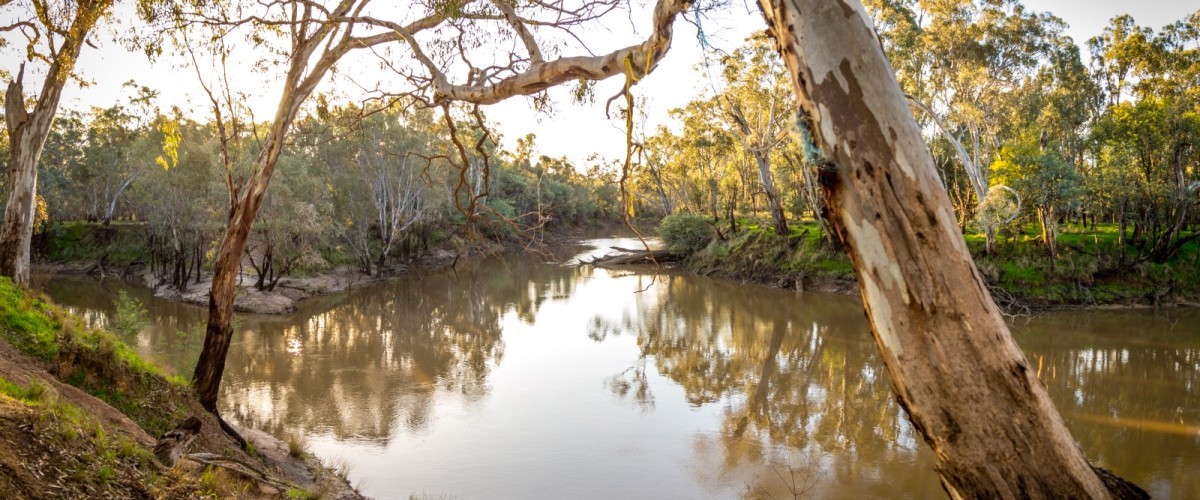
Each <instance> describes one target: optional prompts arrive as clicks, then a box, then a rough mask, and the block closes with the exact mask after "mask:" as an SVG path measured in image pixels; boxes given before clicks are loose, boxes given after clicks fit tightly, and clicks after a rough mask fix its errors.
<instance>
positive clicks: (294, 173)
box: [35, 86, 618, 290]
mask: <svg viewBox="0 0 1200 500" xmlns="http://www.w3.org/2000/svg"><path fill="white" fill-rule="evenodd" d="M131 88H132V86H131ZM135 90H136V93H135V95H134V97H133V98H131V99H130V101H129V103H128V104H123V105H116V106H113V107H110V108H95V109H92V110H90V111H87V112H78V111H66V112H63V113H61V114H60V116H59V118H58V120H57V121H56V123H55V126H54V129H53V130H52V132H51V134H50V136H49V138H48V139H47V144H46V149H45V153H44V154H43V157H42V160H41V162H40V165H39V176H40V181H41V184H40V186H41V190H40V192H41V195H40V197H41V199H40V200H39V204H38V207H39V208H38V210H39V212H38V219H39V231H40V232H41V235H42V236H41V239H42V241H45V240H46V239H48V238H49V239H53V237H54V236H55V235H56V232H64V231H69V230H70V229H71V228H72V227H74V223H75V222H77V221H88V222H92V223H95V224H96V225H97V226H103V227H105V228H110V227H115V228H121V229H122V230H124V229H125V228H126V227H129V228H132V229H129V231H134V232H135V234H136V236H137V237H136V238H135V240H136V244H135V246H136V247H137V248H135V249H133V251H130V250H129V249H126V250H125V255H122V256H121V260H123V261H124V262H123V264H125V265H128V264H131V263H141V264H144V265H146V266H147V267H148V268H149V271H150V272H151V273H153V275H154V277H155V279H156V280H157V282H158V283H159V284H160V285H169V286H172V287H175V288H177V289H180V290H182V289H184V288H186V287H187V286H188V284H189V282H195V281H198V280H199V279H200V275H201V272H202V270H203V269H204V268H205V267H206V266H208V265H210V260H211V257H212V253H213V252H214V250H215V249H216V247H217V245H219V243H220V238H221V236H222V233H223V231H224V228H225V222H226V219H227V217H228V211H229V206H230V197H231V193H233V192H236V190H237V188H238V186H239V183H242V182H244V179H245V177H246V176H247V175H248V171H249V170H248V169H249V168H250V165H251V164H252V162H253V160H254V157H255V156H256V155H257V154H259V151H258V145H257V142H256V140H257V138H258V137H261V136H262V135H263V134H265V128H266V127H267V126H268V125H269V124H257V123H256V124H245V125H241V130H237V131H231V130H229V128H230V127H231V126H230V125H229V124H228V122H227V121H226V122H221V121H218V120H210V121H196V120H194V119H192V118H189V117H187V116H184V115H183V114H182V113H181V112H180V111H179V110H177V109H173V110H170V111H167V112H163V111H162V110H160V109H159V108H158V107H157V106H156V104H155V94H154V92H153V91H151V90H149V89H146V88H137V89H135ZM406 104H411V103H403V102H397V103H394V104H392V105H390V106H384V107H382V108H363V107H360V106H356V105H331V104H328V103H327V102H326V101H324V100H321V101H320V102H319V103H318V104H317V105H316V106H315V107H314V109H313V110H311V112H310V113H308V114H307V115H306V116H304V117H302V118H301V119H299V120H297V123H296V127H295V133H294V134H293V135H292V137H291V139H290V143H289V144H288V147H286V148H284V149H283V152H282V154H281V157H280V159H279V161H278V163H277V165H276V167H275V168H276V171H277V173H278V174H279V175H277V176H276V178H275V180H274V182H273V183H272V186H271V189H270V190H269V192H268V193H267V194H266V198H265V201H264V204H263V207H262V210H261V213H260V214H259V216H258V219H257V221H256V223H255V225H254V229H253V232H252V234H251V237H250V241H249V244H248V245H247V248H246V251H245V258H244V262H245V263H246V265H247V266H248V269H249V268H252V270H253V273H252V276H255V277H256V283H255V285H256V286H257V287H258V288H260V289H271V288H274V286H275V285H276V284H277V283H278V281H279V280H280V278H282V277H283V276H285V275H287V274H289V273H292V272H294V271H296V270H297V269H307V270H320V269H324V268H328V267H330V266H335V265H339V264H353V265H355V266H357V267H358V268H359V269H361V270H362V271H363V272H366V273H369V274H371V275H378V274H380V273H385V272H387V271H388V270H389V269H390V268H391V267H394V266H395V265H397V264H402V263H404V262H407V261H409V260H410V259H413V258H415V257H417V256H419V255H421V254H422V253H424V252H425V251H427V250H429V248H430V246H431V245H436V244H438V243H440V242H444V241H445V240H447V239H448V238H450V237H451V236H452V235H455V234H457V235H458V236H460V237H466V238H467V239H470V238H485V239H490V240H495V241H505V240H511V239H515V238H532V237H536V236H537V235H539V234H540V233H541V232H542V231H546V230H553V229H562V228H566V227H572V226H577V225H582V224H588V223H594V222H595V221H602V220H606V219H612V218H615V217H616V216H617V214H618V206H617V205H618V204H617V197H618V193H617V188H616V184H615V173H614V172H613V171H611V170H607V169H606V168H605V166H604V165H602V164H596V165H593V166H591V168H589V169H588V170H587V171H586V172H585V171H581V169H578V168H577V167H576V166H575V165H573V164H572V163H571V162H570V161H568V160H567V159H565V158H548V157H545V156H538V157H535V155H534V149H535V147H536V145H535V137H534V136H533V135H532V134H530V135H528V136H526V137H524V138H522V139H520V141H519V144H520V145H519V147H518V148H517V151H515V152H510V151H504V150H501V149H500V148H499V147H498V145H497V138H496V136H495V133H494V132H488V133H486V134H485V132H486V131H485V130H483V129H482V128H480V127H479V124H478V123H475V122H473V121H462V122H460V123H457V124H456V128H457V130H458V135H459V137H460V138H461V140H460V142H462V141H466V140H467V139H469V142H470V144H467V145H466V147H465V148H464V149H463V151H459V150H458V149H457V147H456V146H455V145H454V144H453V143H452V141H451V139H450V135H449V131H448V127H447V126H446V125H445V121H444V120H443V119H442V117H441V116H435V115H434V114H433V113H432V112H431V111H430V110H429V109H421V108H418V107H415V106H411V105H406ZM218 124H222V126H224V127H225V130H219V129H218ZM234 126H238V125H237V124H234ZM222 138H224V140H222ZM463 154H465V155H466V156H465V157H466V158H467V160H468V161H467V163H468V164H466V165H463V163H464V162H463V161H462V160H461V158H463V157H464V156H463ZM114 224H115V225H114ZM113 232H116V229H111V230H108V231H101V234H108V235H109V236H105V237H111V233H113ZM60 236H61V235H60ZM59 239H60V240H61V238H59ZM35 240H38V238H36V237H35ZM99 243H101V244H104V243H106V242H103V241H102V242H99ZM43 250H49V251H53V250H54V249H45V248H43ZM102 264H103V263H102Z"/></svg>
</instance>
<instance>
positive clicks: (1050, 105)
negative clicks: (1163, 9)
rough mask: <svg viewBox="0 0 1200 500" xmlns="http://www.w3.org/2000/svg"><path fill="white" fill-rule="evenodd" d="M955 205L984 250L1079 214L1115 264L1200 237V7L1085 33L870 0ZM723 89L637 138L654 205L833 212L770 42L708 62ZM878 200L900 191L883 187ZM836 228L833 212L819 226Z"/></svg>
mask: <svg viewBox="0 0 1200 500" xmlns="http://www.w3.org/2000/svg"><path fill="white" fill-rule="evenodd" d="M865 4H866V7H867V9H868V11H869V12H870V14H871V16H872V17H873V18H874V21H875V24H876V28H877V30H878V31H879V33H880V35H881V38H882V40H883V42H884V48H885V51H886V52H887V54H888V56H889V59H890V61H891V64H892V66H893V68H894V70H895V71H896V74H897V78H898V80H899V81H900V84H901V87H902V88H903V90H904V91H905V93H906V94H907V95H908V97H909V103H910V105H911V108H912V111H913V113H914V116H915V117H916V119H917V121H918V124H919V125H920V126H921V128H922V130H924V132H925V135H926V142H927V143H928V145H929V147H930V148H931V150H932V153H933V156H934V159H935V161H936V163H937V165H938V169H939V173H940V175H941V179H942V181H943V183H944V185H945V187H946V188H947V190H948V191H949V193H950V197H951V200H952V202H953V204H954V208H955V216H956V217H957V219H958V222H959V225H960V227H961V228H962V230H963V231H964V232H965V233H968V234H970V233H975V234H980V233H982V236H983V237H984V240H985V244H984V246H983V249H984V251H986V252H987V253H994V252H996V251H997V245H998V244H999V245H1003V244H1004V243H1006V242H1010V241H1014V240H1015V239H1016V238H1018V237H1020V236H1021V235H1022V234H1023V232H1024V230H1025V228H1026V227H1029V226H1033V227H1036V228H1037V233H1038V237H1037V240H1038V243H1039V244H1040V245H1041V246H1042V247H1043V248H1044V250H1045V251H1046V252H1047V253H1048V254H1050V255H1056V254H1057V252H1058V251H1059V244H1058V234H1059V231H1060V228H1061V227H1063V226H1064V225H1065V224H1068V223H1070V224H1076V225H1080V226H1083V227H1086V228H1089V230H1095V229H1096V227H1097V225H1100V226H1099V227H1100V229H1102V230H1105V231H1111V232H1114V233H1115V237H1114V238H1112V244H1111V246H1110V247H1107V248H1106V249H1105V251H1106V252H1108V253H1110V254H1111V255H1113V256H1114V257H1113V259H1114V261H1115V262H1116V265H1117V266H1119V267H1127V266H1130V265H1133V264H1136V263H1138V262H1145V261H1153V262H1165V261H1167V260H1169V259H1171V258H1172V257H1173V256H1174V255H1176V254H1177V253H1178V251H1179V250H1180V249H1181V248H1182V247H1183V246H1184V245H1185V244H1187V243H1188V242H1189V241H1192V240H1194V239H1196V238H1198V237H1200V233H1197V232H1196V226H1197V224H1198V223H1200V217H1198V215H1197V213H1196V212H1197V210H1196V205H1197V203H1198V202H1200V163H1198V160H1200V153H1198V152H1197V149H1196V147H1195V145H1196V144H1197V141H1198V140H1200V12H1197V13H1195V14H1192V15H1190V16H1188V17H1187V18H1185V19H1183V20H1180V21H1178V22H1176V23H1173V24H1170V25H1168V26H1165V27H1163V28H1161V29H1158V30H1154V29H1151V28H1147V27H1143V26H1138V25H1136V24H1135V23H1134V21H1133V19H1132V18H1130V17H1129V16H1120V17H1116V18H1114V19H1112V20H1111V21H1110V24H1109V25H1108V26H1107V27H1106V28H1105V29H1104V30H1103V33H1102V34H1101V35H1099V36H1097V37H1095V38H1092V39H1091V40H1088V41H1086V43H1085V44H1084V45H1085V47H1086V50H1087V54H1086V55H1084V54H1082V53H1081V51H1080V49H1079V47H1078V46H1077V45H1076V44H1075V42H1074V41H1073V40H1072V39H1071V38H1070V37H1068V36H1066V34H1065V32H1064V30H1065V28H1066V25H1065V23H1064V22H1063V21H1062V20H1061V19H1058V18H1056V17H1054V16H1053V15H1051V14H1048V13H1039V12H1032V11H1030V10H1028V9H1026V8H1025V7H1024V6H1022V5H1021V4H1020V2H1018V1H1016V0H976V1H971V2H921V1H916V0H872V1H867V2H865ZM704 71H705V72H706V73H707V78H709V79H710V80H711V81H713V82H714V89H717V91H715V92H714V95H713V96H712V97H708V98H704V99H699V100H696V101H693V102H691V103H689V104H688V105H687V106H686V107H684V108H681V109H676V110H674V111H672V113H673V115H674V117H675V119H676V122H675V124H674V125H673V126H670V127H661V128H659V129H657V130H654V131H650V132H644V133H643V134H641V136H640V137H639V139H640V143H641V145H642V146H643V147H642V149H641V153H642V154H641V155H640V158H639V159H640V160H641V165H640V166H639V167H640V168H641V170H640V172H641V174H640V175H639V177H638V183H637V189H636V192H637V195H638V198H639V203H640V206H641V207H642V208H643V209H644V210H653V211H656V212H661V213H664V214H668V213H673V212H693V213H699V214H704V215H706V216H708V217H709V218H710V219H711V220H713V221H714V223H715V221H716V220H718V219H719V220H721V221H724V222H723V223H722V224H720V225H718V229H719V230H726V229H725V227H724V226H723V224H726V223H727V224H729V229H734V230H736V224H737V220H738V218H737V215H739V214H742V215H746V214H758V215H759V216H761V217H763V218H768V217H769V218H770V220H771V222H772V225H773V226H774V227H775V230H776V232H778V233H780V234H787V232H788V227H787V224H788V221H790V220H795V219H798V218H813V219H816V220H817V221H818V222H822V218H823V217H822V212H823V210H824V208H823V202H822V200H821V196H820V195H819V193H821V189H820V185H819V182H820V181H819V177H820V174H821V168H820V167H821V165H822V164H823V161H824V160H823V158H821V156H820V155H819V154H818V153H817V152H816V149H815V147H814V145H813V144H812V142H811V141H810V140H809V139H808V138H809V137H811V131H810V130H808V124H806V123H797V122H796V119H795V116H796V114H797V113H796V110H795V109H794V99H789V96H790V95H791V94H790V82H789V79H788V77H787V75H786V74H785V73H784V71H785V70H784V68H783V66H782V64H781V63H780V61H779V60H778V57H777V56H776V54H775V52H774V50H773V48H772V47H771V45H770V41H769V40H766V39H763V38H762V37H755V38H752V39H750V40H748V42H747V44H746V45H745V46H743V47H742V48H740V49H738V50H737V51H735V52H732V53H729V54H724V55H721V56H719V57H717V56H714V57H713V58H712V59H711V60H710V64H709V65H707V66H706V68H704ZM879 202H880V203H881V204H886V203H889V201H888V200H879ZM822 228H823V229H824V228H825V225H824V224H822Z"/></svg>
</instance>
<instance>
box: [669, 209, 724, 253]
mask: <svg viewBox="0 0 1200 500" xmlns="http://www.w3.org/2000/svg"><path fill="white" fill-rule="evenodd" d="M658 235H659V236H661V237H662V239H663V243H664V244H666V246H667V251H668V252H671V253H675V254H679V255H691V254H694V253H696V252H699V251H700V250H702V249H703V248H704V247H706V246H708V242H709V240H712V237H713V228H712V226H711V225H709V223H708V221H706V220H705V219H704V216H703V215H699V214H688V213H682V214H671V215H668V216H667V218H665V219H663V221H662V224H659V226H658Z"/></svg>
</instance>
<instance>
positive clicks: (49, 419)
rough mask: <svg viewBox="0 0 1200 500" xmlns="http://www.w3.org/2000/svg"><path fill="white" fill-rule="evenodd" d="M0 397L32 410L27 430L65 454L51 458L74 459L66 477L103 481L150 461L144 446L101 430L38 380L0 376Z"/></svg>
mask: <svg viewBox="0 0 1200 500" xmlns="http://www.w3.org/2000/svg"><path fill="white" fill-rule="evenodd" d="M0 398H10V399H11V400H15V401H17V402H19V403H20V404H22V405H24V406H25V407H27V408H29V409H32V410H35V411H34V413H33V420H32V422H33V426H32V428H30V429H29V432H30V433H31V434H32V435H34V436H38V437H39V439H42V440H45V439H50V440H53V441H57V443H56V444H54V445H52V446H53V447H54V448H55V449H61V450H63V453H62V454H63V455H65V456H62V457H56V458H55V459H58V460H62V461H65V462H74V463H72V464H71V465H70V466H71V467H72V468H74V469H75V470H74V471H73V472H72V473H71V475H70V477H71V478H72V479H74V480H75V481H78V482H85V483H98V484H102V485H106V484H109V483H111V482H113V481H114V480H115V479H116V478H117V476H118V472H119V471H120V470H122V469H127V468H129V467H142V468H145V467H148V466H149V464H150V463H151V460H152V459H151V454H150V452H149V451H148V450H146V449H144V448H142V447H141V446H139V445H138V444H137V443H135V442H133V441H132V440H130V439H129V438H126V437H124V436H119V435H112V434H109V433H107V432H105V430H104V428H103V426H101V425H100V423H99V422H97V421H96V420H95V419H94V418H93V417H92V416H91V415H90V414H89V413H87V412H85V411H84V410H82V409H80V408H79V407H77V406H75V405H73V404H70V403H66V402H62V401H59V400H58V398H57V396H56V395H55V393H54V392H53V391H52V390H50V389H49V388H47V387H46V386H45V385H42V384H41V383H40V382H36V381H35V382H33V383H30V384H29V385H27V386H21V385H18V384H15V383H13V382H11V381H9V380H7V379H4V378H2V377H0ZM6 418H15V417H13V416H12V415H9V416H8V417H6Z"/></svg>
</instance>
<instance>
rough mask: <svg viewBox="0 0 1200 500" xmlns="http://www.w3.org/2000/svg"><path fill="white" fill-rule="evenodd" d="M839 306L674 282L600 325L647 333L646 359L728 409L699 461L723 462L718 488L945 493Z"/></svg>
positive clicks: (667, 280) (854, 317)
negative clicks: (732, 485) (741, 485)
mask: <svg viewBox="0 0 1200 500" xmlns="http://www.w3.org/2000/svg"><path fill="white" fill-rule="evenodd" d="M748 292H750V293H748ZM838 299H839V298H833V297H827V296H816V297H805V298H804V299H803V300H798V298H797V297H796V296H793V295H792V294H788V293H783V292H777V291H773V290H762V289H755V288H748V287H745V286H743V285H738V284H733V283H728V282H722V281H715V280H708V279H704V278H698V277H694V276H686V275H673V276H665V277H663V278H662V279H661V281H660V285H659V286H657V287H655V288H654V289H652V292H651V291H648V292H647V293H646V294H645V296H644V297H642V298H641V299H640V300H638V301H637V307H636V311H634V312H631V313H627V314H625V315H623V316H622V317H621V318H620V319H619V320H616V321H611V320H606V319H604V316H603V315H597V316H596V318H595V319H594V320H593V325H594V326H593V333H592V336H593V338H606V337H607V336H608V335H612V334H614V333H616V332H636V335H637V344H638V346H639V348H640V349H641V356H642V358H641V360H640V361H645V360H652V362H653V364H654V366H655V368H656V369H657V372H658V373H661V374H663V375H665V376H666V377H668V378H669V379H670V380H672V381H674V382H675V383H677V384H679V385H680V386H682V388H683V389H684V394H685V397H686V401H687V403H688V404H691V405H705V404H716V405H719V406H720V407H721V416H722V419H721V422H720V429H719V431H718V432H716V433H715V434H710V435H708V436H705V439H704V440H701V441H698V442H697V443H696V450H697V452H698V453H697V455H712V456H707V457H705V458H704V459H705V460H707V461H711V464H710V465H708V466H707V470H721V471H722V475H721V476H718V483H720V482H730V481H738V482H744V483H745V484H746V491H745V496H748V497H762V498H785V497H786V498H790V497H792V496H793V495H795V494H800V493H804V494H806V495H816V496H819V497H824V498H828V497H845V498H851V497H862V496H863V495H872V496H879V495H889V494H891V493H894V492H895V491H896V490H895V488H897V485H898V484H899V485H902V486H901V487H900V491H905V492H908V493H909V494H919V495H921V496H924V495H933V494H936V493H937V492H938V491H939V490H940V488H939V487H938V486H937V483H936V481H934V480H933V478H932V477H931V474H929V473H928V470H929V469H928V461H929V457H926V456H925V455H926V452H925V451H924V450H923V449H921V448H920V447H919V446H918V443H917V441H915V440H914V437H913V434H912V429H911V427H910V426H909V425H908V422H907V421H906V420H905V418H904V416H903V415H902V413H901V410H900V408H899V406H898V405H897V404H895V402H894V400H893V398H892V395H891V386H890V382H889V381H888V380H887V377H886V376H885V374H884V373H883V372H882V371H881V369H880V367H881V364H882V363H881V361H879V355H878V352H877V351H876V350H875V349H873V348H871V347H872V346H870V345H869V334H868V333H867V332H868V330H867V328H868V326H867V324H866V321H865V320H864V318H863V313H862V309H861V308H860V307H859V306H858V304H857V303H855V302H853V301H851V300H838ZM798 301H799V302H800V303H801V304H804V303H806V302H807V303H808V305H809V306H808V307H805V306H803V305H802V306H800V307H797V306H796V303H797V302H798ZM632 394H633V395H634V399H635V400H636V399H638V398H641V397H642V396H641V394H642V393H641V392H633V393H632ZM700 452H703V453H700ZM713 465H717V466H719V468H716V469H714V468H712V466H713ZM904 469H907V470H904Z"/></svg>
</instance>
